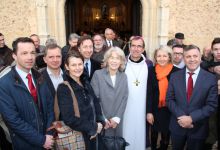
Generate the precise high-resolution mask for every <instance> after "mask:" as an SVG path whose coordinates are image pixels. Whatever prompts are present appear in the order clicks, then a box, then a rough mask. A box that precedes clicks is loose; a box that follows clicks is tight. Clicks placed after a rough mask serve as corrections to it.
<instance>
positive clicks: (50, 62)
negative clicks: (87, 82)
mask: <svg viewBox="0 0 220 150" xmlns="http://www.w3.org/2000/svg"><path fill="white" fill-rule="evenodd" d="M44 62H45V63H46V64H47V67H46V69H44V70H43V71H42V75H43V76H44V79H45V80H46V84H47V86H48V88H49V90H50V92H51V95H52V96H53V97H54V96H55V93H56V90H57V87H58V85H59V84H60V83H61V82H63V71H62V70H61V68H60V66H61V62H62V54H61V48H60V47H59V46H58V45H56V44H51V45H48V46H47V47H46V50H45V53H44Z"/></svg>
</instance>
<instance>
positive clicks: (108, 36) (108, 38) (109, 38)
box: [105, 28, 120, 47]
mask: <svg viewBox="0 0 220 150" xmlns="http://www.w3.org/2000/svg"><path fill="white" fill-rule="evenodd" d="M105 42H106V46H107V47H112V46H117V47H120V43H119V42H118V41H116V40H114V31H113V30H112V29H110V28H106V29H105Z"/></svg>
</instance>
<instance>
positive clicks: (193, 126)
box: [166, 45, 218, 150]
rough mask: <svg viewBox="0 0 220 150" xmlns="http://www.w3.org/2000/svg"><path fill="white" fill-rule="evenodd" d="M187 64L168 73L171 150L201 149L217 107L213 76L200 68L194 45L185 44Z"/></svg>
mask: <svg viewBox="0 0 220 150" xmlns="http://www.w3.org/2000/svg"><path fill="white" fill-rule="evenodd" d="M183 57H184V62H185V64H186V67H185V68H184V69H182V70H180V71H177V72H175V73H173V74H172V75H171V79H170V82H169V87H168V91H167V97H166V99H167V106H168V108H169V110H170V111H171V113H172V116H171V120H170V131H171V139H172V146H173V149H174V150H182V149H184V146H185V144H186V143H187V149H189V150H201V149H202V148H203V145H204V142H205V139H206V137H207V136H208V123H209V122H208V119H209V116H210V115H211V114H212V113H213V112H214V111H215V109H216V107H217V104H218V102H217V99H218V89H217V81H216V77H215V76H214V75H213V74H211V73H209V72H207V71H205V70H203V69H202V68H200V62H201V54H200V50H199V48H198V47H197V46H194V45H189V46H186V47H185V49H184V53H183Z"/></svg>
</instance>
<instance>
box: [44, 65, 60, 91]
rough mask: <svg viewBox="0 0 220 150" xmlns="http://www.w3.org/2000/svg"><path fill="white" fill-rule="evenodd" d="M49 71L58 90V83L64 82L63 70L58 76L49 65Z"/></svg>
mask: <svg viewBox="0 0 220 150" xmlns="http://www.w3.org/2000/svg"><path fill="white" fill-rule="evenodd" d="M47 73H48V75H49V77H50V79H51V81H52V83H53V86H54V88H55V90H57V87H58V85H59V84H60V83H62V82H63V71H62V70H61V69H60V74H59V75H58V76H56V75H54V74H53V73H52V72H51V71H50V69H49V68H48V67H47Z"/></svg>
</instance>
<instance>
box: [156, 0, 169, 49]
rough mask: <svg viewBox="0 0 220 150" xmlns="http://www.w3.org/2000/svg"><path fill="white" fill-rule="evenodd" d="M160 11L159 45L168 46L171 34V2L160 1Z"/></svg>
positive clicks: (167, 0)
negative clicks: (169, 33)
mask: <svg viewBox="0 0 220 150" xmlns="http://www.w3.org/2000/svg"><path fill="white" fill-rule="evenodd" d="M159 11H160V13H159V15H160V19H159V35H158V38H159V45H166V44H167V40H168V32H169V0H162V1H160V4H159Z"/></svg>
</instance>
